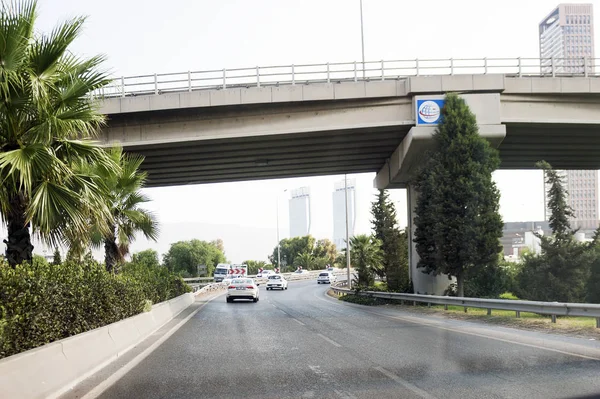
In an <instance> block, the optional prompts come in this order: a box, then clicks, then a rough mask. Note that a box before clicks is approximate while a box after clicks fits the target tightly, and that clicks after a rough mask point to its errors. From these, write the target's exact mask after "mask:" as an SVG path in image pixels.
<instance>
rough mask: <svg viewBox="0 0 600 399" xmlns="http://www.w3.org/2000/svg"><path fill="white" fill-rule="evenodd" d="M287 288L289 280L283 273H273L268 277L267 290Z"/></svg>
mask: <svg viewBox="0 0 600 399" xmlns="http://www.w3.org/2000/svg"><path fill="white" fill-rule="evenodd" d="M276 288H277V289H278V290H287V289H288V282H287V280H286V279H285V277H283V276H282V275H281V274H272V275H270V276H269V277H268V280H267V291H268V290H274V289H276Z"/></svg>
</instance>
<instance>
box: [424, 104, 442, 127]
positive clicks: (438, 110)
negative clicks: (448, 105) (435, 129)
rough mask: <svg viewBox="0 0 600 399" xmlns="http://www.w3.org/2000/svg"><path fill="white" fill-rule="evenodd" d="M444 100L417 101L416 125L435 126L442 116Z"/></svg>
mask: <svg viewBox="0 0 600 399" xmlns="http://www.w3.org/2000/svg"><path fill="white" fill-rule="evenodd" d="M443 107H444V100H443V99H439V100H417V125H437V124H438V123H439V121H440V117H441V116H442V108H443Z"/></svg>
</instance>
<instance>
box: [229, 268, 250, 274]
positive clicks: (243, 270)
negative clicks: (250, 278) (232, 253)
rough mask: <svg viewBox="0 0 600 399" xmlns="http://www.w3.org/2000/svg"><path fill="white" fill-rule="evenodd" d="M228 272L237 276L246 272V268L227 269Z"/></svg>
mask: <svg viewBox="0 0 600 399" xmlns="http://www.w3.org/2000/svg"><path fill="white" fill-rule="evenodd" d="M229 274H233V275H234V276H239V275H242V276H243V275H245V274H246V269H242V268H239V269H237V268H236V269H229Z"/></svg>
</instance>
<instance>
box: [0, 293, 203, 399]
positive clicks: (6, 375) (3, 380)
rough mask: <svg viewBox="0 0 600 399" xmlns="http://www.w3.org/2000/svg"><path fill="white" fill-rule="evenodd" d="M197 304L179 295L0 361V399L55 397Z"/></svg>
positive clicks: (192, 295) (187, 296) (191, 297)
mask: <svg viewBox="0 0 600 399" xmlns="http://www.w3.org/2000/svg"><path fill="white" fill-rule="evenodd" d="M194 301H195V295H194V294H193V293H187V294H183V295H181V296H178V297H177V298H173V299H171V300H169V301H166V302H162V303H158V304H156V305H154V306H152V310H151V311H150V312H146V313H141V314H139V315H136V316H133V317H130V318H128V319H125V320H121V321H118V322H116V323H113V324H109V325H107V326H104V327H100V328H97V329H95V330H91V331H87V332H84V333H81V334H77V335H74V336H72V337H69V338H65V339H62V340H60V341H56V342H52V343H50V344H47V345H44V346H41V347H39V348H35V349H31V350H29V351H26V352H23V353H19V354H17V355H14V356H10V357H7V358H5V359H2V360H0V398H2V399H4V398H7V399H8V398H49V397H51V398H56V397H58V396H60V395H62V394H63V393H65V392H66V391H68V390H69V389H71V388H72V387H73V386H75V385H76V384H77V383H78V382H80V381H82V380H83V379H85V378H87V377H88V376H90V375H92V374H94V373H95V372H96V371H98V370H99V369H101V368H102V367H104V366H106V365H107V364H108V363H110V362H111V361H113V360H114V359H116V358H117V357H119V356H122V355H123V354H124V353H125V352H127V351H128V350H129V349H131V348H132V347H134V346H135V345H137V344H139V343H140V342H141V341H143V340H144V339H146V338H147V337H148V336H149V335H151V334H152V333H153V332H155V331H156V330H158V329H159V328H161V327H162V326H163V325H165V324H166V323H167V322H169V321H170V320H171V319H173V318H174V317H175V316H177V315H178V314H179V313H181V311H183V310H184V309H185V308H187V307H188V306H190V305H191V304H192V303H193V302H194Z"/></svg>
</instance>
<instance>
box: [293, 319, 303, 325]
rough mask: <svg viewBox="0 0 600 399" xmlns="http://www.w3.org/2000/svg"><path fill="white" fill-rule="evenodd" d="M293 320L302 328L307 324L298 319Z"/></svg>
mask: <svg viewBox="0 0 600 399" xmlns="http://www.w3.org/2000/svg"><path fill="white" fill-rule="evenodd" d="M292 320H294V321H295V322H296V323H298V324H300V325H301V326H305V325H306V324H304V323H302V322H301V321H300V320H298V319H294V318H292Z"/></svg>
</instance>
